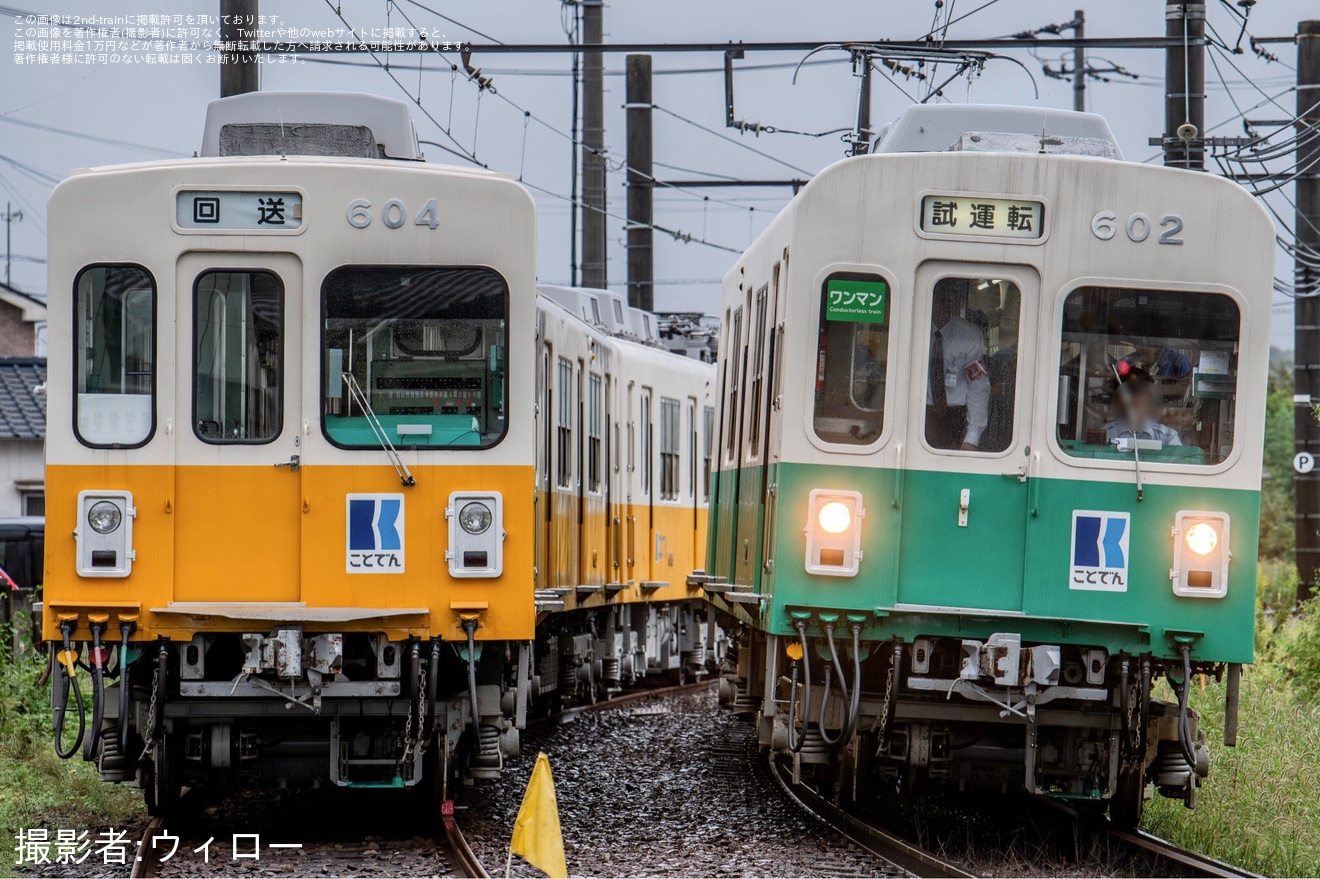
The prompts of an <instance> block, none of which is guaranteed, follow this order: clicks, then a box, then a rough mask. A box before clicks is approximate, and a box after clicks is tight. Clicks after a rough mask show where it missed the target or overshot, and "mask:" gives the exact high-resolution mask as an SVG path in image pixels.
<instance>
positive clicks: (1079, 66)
mask: <svg viewBox="0 0 1320 879" xmlns="http://www.w3.org/2000/svg"><path fill="white" fill-rule="evenodd" d="M1072 32H1073V36H1074V37H1076V38H1077V39H1079V40H1084V39H1086V10H1084V9H1078V10H1077V11H1076V12H1074V13H1073V26H1072ZM1072 75H1073V109H1074V110H1076V111H1077V112H1078V113H1085V112H1086V47H1085V46H1083V45H1081V44H1079V45H1078V46H1077V48H1075V49H1073V71H1072Z"/></svg>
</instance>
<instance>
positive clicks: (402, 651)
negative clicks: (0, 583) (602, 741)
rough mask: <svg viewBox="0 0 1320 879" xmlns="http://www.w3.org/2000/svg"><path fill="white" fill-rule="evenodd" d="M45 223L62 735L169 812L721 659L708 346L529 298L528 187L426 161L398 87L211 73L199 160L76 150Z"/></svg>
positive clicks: (443, 772) (424, 751)
mask: <svg viewBox="0 0 1320 879" xmlns="http://www.w3.org/2000/svg"><path fill="white" fill-rule="evenodd" d="M49 229H50V240H51V247H50V252H51V258H50V264H49V265H50V268H49V288H48V289H49V291H50V304H49V317H50V366H49V382H48V386H49V401H48V405H49V428H48V439H47V496H48V529H47V533H48V535H50V536H49V537H48V541H47V545H46V552H47V558H46V578H45V596H44V597H45V601H44V606H43V614H44V617H43V633H44V637H45V638H46V639H47V641H48V642H49V643H50V645H51V652H52V654H53V655H54V656H55V657H56V661H55V668H56V672H55V674H54V675H53V681H54V685H53V686H54V691H53V694H52V695H53V699H52V705H53V719H54V721H55V726H56V743H55V744H56V748H57V750H58V751H59V752H60V753H61V755H64V756H72V755H73V753H75V752H76V751H77V750H78V749H79V747H80V745H81V750H82V753H83V756H84V757H85V758H86V759H90V760H94V761H96V762H97V764H98V766H99V768H100V771H101V774H102V776H103V777H104V778H106V779H107V780H120V781H126V780H133V779H136V780H137V781H139V783H140V784H141V785H142V787H143V789H144V792H145V796H146V799H147V802H148V805H149V806H150V807H151V808H152V809H153V810H156V811H160V810H164V809H166V808H168V806H169V805H170V803H171V802H172V801H173V800H174V798H175V797H176V796H177V794H178V791H179V789H180V786H181V785H182V784H203V785H217V786H229V785H236V784H237V785H261V786H266V785H272V786H273V785H280V786H287V785H293V786H300V785H302V786H317V785H322V784H326V785H329V784H335V785H341V786H360V787H362V786H365V787H371V786H374V787H407V786H413V785H416V784H417V783H418V782H420V781H422V780H423V779H424V778H431V779H434V780H435V781H436V782H439V783H443V782H445V781H447V780H448V779H449V778H450V777H452V776H453V775H456V774H466V775H469V776H478V777H480V776H490V775H494V774H497V773H498V772H499V770H500V767H501V765H502V759H503V755H505V754H508V753H509V752H510V751H511V750H512V749H516V747H517V741H518V735H517V730H518V729H519V728H520V727H521V726H522V725H523V722H524V720H525V718H526V716H527V713H528V711H529V710H530V708H531V706H533V705H534V704H536V703H537V702H538V700H545V701H553V700H561V699H564V698H576V697H580V696H583V695H585V696H588V697H593V698H594V697H596V696H597V695H605V694H608V693H609V692H610V691H611V690H612V689H614V688H617V687H619V686H620V685H621V684H622V683H625V682H627V681H630V680H633V679H636V678H638V677H641V676H643V675H647V674H667V675H675V676H679V675H682V674H684V673H685V671H687V672H691V671H693V670H697V669H701V668H704V667H705V665H706V657H707V651H708V650H710V649H711V648H716V647H717V646H718V645H717V641H716V638H717V636H718V634H719V632H718V630H717V628H716V626H715V624H714V620H713V618H712V617H711V616H710V615H709V613H708V611H707V609H706V608H707V605H705V604H704V603H703V602H702V600H701V591H700V589H699V588H695V587H691V586H689V585H687V582H686V580H687V575H688V573H689V572H691V571H692V570H693V569H695V568H700V567H702V564H701V562H700V561H698V559H699V556H701V555H702V554H703V553H704V548H705V544H706V506H707V503H706V501H707V496H706V495H707V489H706V486H707V484H708V482H707V476H708V473H709V470H710V466H711V465H710V457H711V443H712V433H713V430H714V417H713V416H714V409H713V401H712V398H711V393H712V388H711V381H712V377H713V367H712V366H710V365H709V364H706V363H702V362H700V361H699V360H698V359H694V358H691V357H685V356H682V355H681V353H675V352H674V351H670V350H667V349H666V347H664V346H663V345H662V343H661V340H660V335H659V333H658V332H657V326H656V320H657V318H656V316H655V315H651V314H649V313H645V312H641V311H638V310H635V309H632V308H629V307H628V305H627V303H626V302H625V301H624V300H623V299H622V298H621V297H620V296H619V295H618V294H615V293H611V292H609V291H604V290H583V289H576V288H553V287H546V288H542V289H541V290H540V291H539V292H538V289H537V285H536V277H535V260H536V242H535V210H534V206H533V204H532V200H531V198H530V197H529V196H528V193H527V191H526V190H525V189H524V188H523V187H522V186H521V185H519V184H518V183H517V182H516V181H515V180H513V179H512V178H510V177H508V176H505V175H499V174H493V173H487V172H482V171H477V170H469V169H461V168H453V167H443V166H433V165H428V164H426V163H425V162H423V161H421V154H420V152H419V148H418V143H417V138H416V133H415V131H414V129H413V125H412V122H411V119H410V118H409V114H408V111H407V108H406V106H405V105H404V104H402V103H400V102H397V101H392V100H388V99H383V98H377V97H369V96H362V95H342V94H332V93H284V94H282V93H270V92H266V93H258V94H253V95H244V96H240V97H236V98H229V99H224V100H221V101H217V102H215V103H213V104H212V105H211V107H210V109H209V111H208V114H207V121H206V130H205V135H204V140H203V146H202V150H201V153H200V156H199V157H196V158H193V159H186V160H171V161H161V162H150V163H142V164H133V165H123V166H114V167H105V168H95V169H91V170H82V171H77V172H75V173H74V174H72V175H71V176H70V177H69V178H68V179H67V180H65V181H64V182H63V183H61V184H60V185H59V186H58V187H57V188H56V189H55V191H54V193H53V194H52V196H51V200H50V208H49ZM677 347H681V346H677ZM59 535H62V536H59ZM79 669H82V671H80V670H79ZM84 687H90V688H91V690H92V699H91V700H90V701H91V705H92V707H91V709H90V710H88V711H83V710H81V705H82V700H81V698H76V697H78V696H79V691H81V690H82V689H83V688H84Z"/></svg>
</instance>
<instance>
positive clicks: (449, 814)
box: [130, 790, 490, 879]
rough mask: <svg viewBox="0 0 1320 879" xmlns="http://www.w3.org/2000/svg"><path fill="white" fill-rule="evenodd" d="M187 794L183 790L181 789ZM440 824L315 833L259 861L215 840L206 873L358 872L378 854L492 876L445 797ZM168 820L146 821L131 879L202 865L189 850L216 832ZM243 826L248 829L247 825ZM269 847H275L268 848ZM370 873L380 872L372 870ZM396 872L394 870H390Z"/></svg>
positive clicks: (468, 875)
mask: <svg viewBox="0 0 1320 879" xmlns="http://www.w3.org/2000/svg"><path fill="white" fill-rule="evenodd" d="M185 794H186V790H185ZM181 804H182V805H183V808H184V809H187V810H189V811H182V810H181V811H179V812H176V813H175V815H176V816H177V815H184V816H187V815H188V814H190V812H192V811H195V810H194V809H193V808H192V807H193V806H194V805H195V804H191V803H188V802H187V796H186V795H185V797H184V798H183V799H182V800H181ZM439 809H440V813H439V815H438V823H439V826H440V828H441V832H440V833H439V834H434V833H432V834H430V835H429V836H425V837H423V836H416V837H413V838H411V839H407V840H401V841H394V842H393V843H390V842H381V841H379V840H378V839H377V838H375V837H368V838H367V839H366V840H364V841H361V842H353V843H347V844H346V843H345V842H344V841H343V838H342V837H338V838H318V839H314V840H313V841H312V842H310V843H300V844H298V845H297V847H296V848H294V849H293V850H291V851H288V852H281V856H280V857H275V858H263V859H261V860H251V861H249V860H236V859H233V858H228V859H227V858H226V853H225V852H224V851H222V850H221V845H220V844H219V843H217V845H216V848H215V850H213V851H212V852H211V853H210V857H209V858H208V861H207V864H208V865H209V866H208V867H207V870H206V872H207V873H208V874H215V875H223V874H224V872H225V870H224V869H223V865H225V864H232V865H233V866H234V872H237V873H241V875H244V876H254V875H255V876H267V875H270V876H279V875H292V876H302V875H308V874H311V873H314V872H317V871H318V870H319V871H320V872H326V873H329V874H330V875H344V874H356V873H361V872H362V871H363V867H364V865H365V864H367V863H368V862H369V861H370V860H371V859H373V858H379V857H380V856H381V855H382V849H383V850H384V852H383V856H384V857H385V858H389V859H391V860H392V861H394V862H399V869H398V870H397V872H398V873H399V874H400V875H436V876H451V877H456V879H490V873H488V872H487V871H486V868H485V867H484V866H483V865H482V863H481V860H480V859H479V858H478V857H477V855H476V853H475V852H474V851H473V849H472V846H471V845H470V844H469V843H468V840H467V837H466V836H464V834H463V830H462V828H461V827H460V826H459V823H458V821H457V819H456V817H455V815H454V811H455V810H454V808H453V803H452V802H448V801H447V802H445V803H442V804H440V806H439ZM167 820H169V819H164V818H159V817H158V818H153V819H151V821H150V822H149V823H148V824H147V826H146V829H145V830H144V831H143V834H142V839H141V841H140V842H139V843H138V847H137V853H136V855H135V858H134V861H133V866H132V871H131V873H130V876H131V877H132V879H149V877H164V876H172V875H182V876H187V875H197V873H198V872H199V870H200V868H201V867H202V866H203V865H202V864H201V863H199V862H198V860H196V858H197V856H196V855H195V854H193V855H192V859H189V857H188V855H189V850H190V849H192V848H193V846H194V845H195V844H196V842H197V841H199V840H202V839H206V838H208V833H209V838H212V839H214V838H215V834H214V832H212V831H208V830H201V831H198V830H197V829H195V827H194V826H193V824H194V823H195V822H192V821H189V819H188V818H187V817H183V818H175V819H173V820H174V821H175V822H177V823H178V824H179V826H180V832H179V833H177V834H173V833H170V832H169V827H168V825H167ZM245 829H246V828H245ZM175 836H177V837H178V838H179V840H181V842H180V844H179V845H177V846H175V845H174V841H175V839H174V838H175ZM272 848H273V847H272ZM175 857H178V858H179V860H178V861H176V862H175V863H174V864H170V863H169V861H171V860H173V859H174V858H175ZM371 872H373V873H375V872H379V871H378V870H376V869H374V868H373V869H371ZM390 872H396V871H390Z"/></svg>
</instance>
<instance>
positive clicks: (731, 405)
mask: <svg viewBox="0 0 1320 879" xmlns="http://www.w3.org/2000/svg"><path fill="white" fill-rule="evenodd" d="M727 315H728V313H727V312H726V316H727ZM726 323H727V325H728V327H729V328H728V330H727V334H726V335H725V342H726V343H727V344H728V349H727V350H728V354H726V355H724V356H722V358H721V360H722V361H723V363H724V375H723V378H722V389H723V392H724V399H723V400H722V401H721V413H720V448H719V449H718V450H717V453H718V454H719V456H720V468H719V471H718V473H717V474H716V476H715V485H714V487H713V488H712V489H711V494H712V496H713V498H714V501H715V510H716V520H715V523H714V524H713V526H712V528H713V530H714V533H716V534H720V535H724V536H725V537H726V539H720V540H715V541H714V544H715V567H714V570H713V571H712V572H711V573H712V574H714V575H716V576H720V577H726V578H729V581H730V582H736V580H735V579H734V578H735V576H736V573H737V569H736V566H737V563H738V553H736V552H735V551H734V544H733V541H732V540H728V539H727V536H728V535H731V534H737V533H738V481H739V476H740V474H741V470H740V468H739V450H740V449H741V448H742V445H741V437H740V428H741V426H742V417H741V416H742V408H741V406H740V405H739V402H740V401H741V399H742V395H741V394H740V393H739V391H740V389H741V387H742V379H743V369H744V368H745V366H746V362H747V358H746V348H745V347H744V346H743V342H742V327H743V307H742V306H741V305H739V306H738V307H737V308H735V309H734V310H733V314H732V317H731V319H729V320H726Z"/></svg>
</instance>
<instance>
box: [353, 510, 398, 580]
mask: <svg viewBox="0 0 1320 879" xmlns="http://www.w3.org/2000/svg"><path fill="white" fill-rule="evenodd" d="M347 498H348V511H347V518H348V528H347V536H346V549H347V557H346V559H345V563H344V564H345V570H347V571H348V573H350V574H402V573H403V571H404V558H403V540H404V529H403V495H402V494H350V495H348V496H347Z"/></svg>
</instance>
